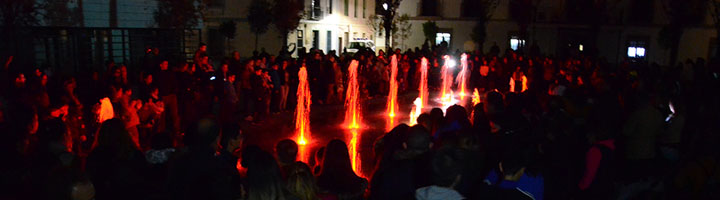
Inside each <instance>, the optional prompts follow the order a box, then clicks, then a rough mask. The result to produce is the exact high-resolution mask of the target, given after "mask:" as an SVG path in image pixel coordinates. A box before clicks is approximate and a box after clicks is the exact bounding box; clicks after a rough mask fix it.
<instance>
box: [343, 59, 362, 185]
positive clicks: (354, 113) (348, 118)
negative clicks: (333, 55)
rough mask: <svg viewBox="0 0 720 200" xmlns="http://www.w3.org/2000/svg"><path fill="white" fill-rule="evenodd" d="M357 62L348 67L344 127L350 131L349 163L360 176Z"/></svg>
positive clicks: (354, 61)
mask: <svg viewBox="0 0 720 200" xmlns="http://www.w3.org/2000/svg"><path fill="white" fill-rule="evenodd" d="M357 68H358V61H357V60H353V61H352V62H350V66H349V67H348V77H347V78H348V79H347V80H348V81H347V82H348V85H347V90H346V91H347V94H346V95H345V122H344V127H346V128H347V129H349V130H350V133H351V135H350V137H351V138H350V143H349V147H348V148H349V150H350V152H348V153H349V154H350V162H351V164H352V167H353V170H354V171H355V173H357V174H358V175H360V174H361V173H360V170H361V168H360V166H361V164H360V162H361V161H360V159H358V156H359V154H358V148H357V147H358V144H359V137H358V129H359V128H360V126H361V125H360V99H359V93H360V87H359V86H360V85H359V84H358V71H357Z"/></svg>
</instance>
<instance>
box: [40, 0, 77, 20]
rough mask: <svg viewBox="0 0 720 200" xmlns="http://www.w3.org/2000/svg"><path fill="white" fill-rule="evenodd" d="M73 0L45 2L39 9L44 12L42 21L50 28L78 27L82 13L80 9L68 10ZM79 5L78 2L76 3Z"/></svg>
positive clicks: (47, 0)
mask: <svg viewBox="0 0 720 200" xmlns="http://www.w3.org/2000/svg"><path fill="white" fill-rule="evenodd" d="M73 1H74V0H46V1H45V2H44V3H43V4H41V5H40V7H41V8H42V9H43V10H44V11H45V13H44V15H43V19H44V20H45V23H46V24H47V25H50V26H80V25H82V15H83V13H82V11H81V10H80V7H79V6H78V7H75V8H70V3H72V2H73ZM78 3H80V2H78Z"/></svg>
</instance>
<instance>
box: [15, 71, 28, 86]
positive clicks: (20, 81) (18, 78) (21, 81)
mask: <svg viewBox="0 0 720 200" xmlns="http://www.w3.org/2000/svg"><path fill="white" fill-rule="evenodd" d="M26 81H27V79H26V78H25V74H23V73H18V74H16V75H15V86H16V87H23V86H25V82H26Z"/></svg>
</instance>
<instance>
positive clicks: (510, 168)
mask: <svg viewBox="0 0 720 200" xmlns="http://www.w3.org/2000/svg"><path fill="white" fill-rule="evenodd" d="M528 153H529V150H528V148H517V149H509V150H508V151H507V152H506V153H504V155H502V158H501V160H500V163H501V164H502V173H503V174H504V175H514V174H515V173H517V172H518V171H520V169H522V168H524V167H526V166H527V164H528V159H527V154H528Z"/></svg>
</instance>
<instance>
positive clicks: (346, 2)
mask: <svg viewBox="0 0 720 200" xmlns="http://www.w3.org/2000/svg"><path fill="white" fill-rule="evenodd" d="M345 16H350V0H345Z"/></svg>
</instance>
